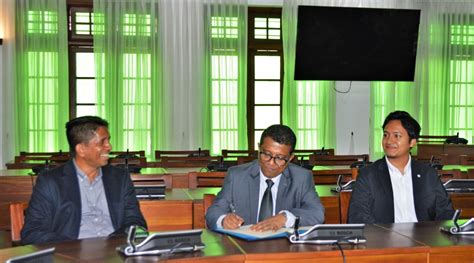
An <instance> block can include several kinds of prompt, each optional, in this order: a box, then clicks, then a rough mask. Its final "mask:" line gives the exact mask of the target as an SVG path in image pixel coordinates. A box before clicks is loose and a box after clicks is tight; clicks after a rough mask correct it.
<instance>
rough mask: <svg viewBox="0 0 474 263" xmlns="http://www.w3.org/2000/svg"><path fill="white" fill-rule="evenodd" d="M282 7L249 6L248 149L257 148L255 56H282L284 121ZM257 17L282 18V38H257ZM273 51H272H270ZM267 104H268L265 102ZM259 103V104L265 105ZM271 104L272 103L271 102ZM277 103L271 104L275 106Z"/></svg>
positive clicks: (281, 117)
mask: <svg viewBox="0 0 474 263" xmlns="http://www.w3.org/2000/svg"><path fill="white" fill-rule="evenodd" d="M281 14H282V9H281V8H279V7H249V8H248V28H247V34H248V51H247V54H248V55H247V56H248V60H247V138H248V149H251V150H253V149H254V148H255V144H256V140H259V138H255V131H257V130H261V129H255V56H258V55H269V54H271V55H275V56H280V104H279V106H280V123H282V119H283V116H282V113H283V109H282V101H283V81H284V65H283V62H284V58H283V40H282V37H283V34H282V32H283V28H282V19H281ZM256 17H267V18H279V19H280V30H281V33H280V39H278V40H276V39H255V31H254V28H255V23H254V21H255V20H254V19H255V18H256ZM269 51H272V52H269ZM265 105H266V104H265ZM265 105H264V104H258V106H265ZM269 105H270V104H269ZM274 105H276V104H271V106H274Z"/></svg>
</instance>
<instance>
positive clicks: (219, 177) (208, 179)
mask: <svg viewBox="0 0 474 263" xmlns="http://www.w3.org/2000/svg"><path fill="white" fill-rule="evenodd" d="M226 173H227V172H190V173H188V185H189V188H190V189H195V188H198V187H222V185H223V184H224V178H225V175H226Z"/></svg>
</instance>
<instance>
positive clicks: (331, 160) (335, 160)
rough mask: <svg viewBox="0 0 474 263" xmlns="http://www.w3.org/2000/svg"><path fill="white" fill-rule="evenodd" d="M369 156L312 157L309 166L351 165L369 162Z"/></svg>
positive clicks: (314, 155)
mask: <svg viewBox="0 0 474 263" xmlns="http://www.w3.org/2000/svg"><path fill="white" fill-rule="evenodd" d="M368 159H369V155H368V154H360V155H316V154H313V155H310V157H309V164H311V165H351V164H353V163H355V162H361V161H364V160H368Z"/></svg>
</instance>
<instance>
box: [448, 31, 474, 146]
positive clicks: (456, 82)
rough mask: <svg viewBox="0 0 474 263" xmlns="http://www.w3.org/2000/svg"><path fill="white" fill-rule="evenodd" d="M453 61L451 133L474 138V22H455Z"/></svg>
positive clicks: (451, 66) (450, 87)
mask: <svg viewBox="0 0 474 263" xmlns="http://www.w3.org/2000/svg"><path fill="white" fill-rule="evenodd" d="M450 33H451V35H450V45H451V48H452V50H453V51H454V52H453V56H452V59H451V61H450V63H449V116H450V117H449V134H456V133H458V132H459V136H460V137H463V138H467V139H468V140H471V139H473V138H474V137H473V135H474V134H473V129H474V73H473V72H474V60H473V58H472V57H471V56H470V54H473V52H472V50H473V48H474V25H451V31H450Z"/></svg>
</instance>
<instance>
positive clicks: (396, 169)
mask: <svg viewBox="0 0 474 263" xmlns="http://www.w3.org/2000/svg"><path fill="white" fill-rule="evenodd" d="M385 161H386V162H387V166H388V170H389V172H390V173H391V174H393V173H394V172H398V173H399V172H400V171H399V170H398V168H397V167H395V166H394V165H393V164H392V163H391V162H390V161H389V160H388V158H387V156H385ZM410 167H411V155H408V162H407V164H406V165H405V168H403V173H402V175H405V174H407V172H408V170H409V168H410Z"/></svg>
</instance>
